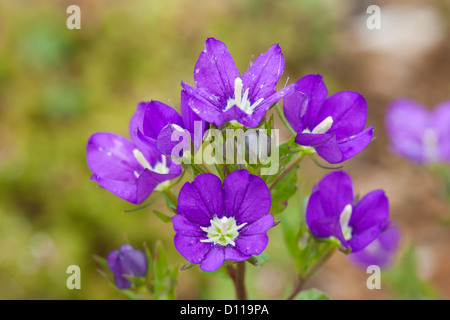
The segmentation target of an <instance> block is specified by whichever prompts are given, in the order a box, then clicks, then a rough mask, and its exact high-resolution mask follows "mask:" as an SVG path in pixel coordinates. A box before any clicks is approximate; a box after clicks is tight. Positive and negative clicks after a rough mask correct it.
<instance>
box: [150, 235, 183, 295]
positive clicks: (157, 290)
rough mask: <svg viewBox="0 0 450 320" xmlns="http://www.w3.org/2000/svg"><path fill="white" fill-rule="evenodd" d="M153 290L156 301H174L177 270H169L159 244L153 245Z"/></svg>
mask: <svg viewBox="0 0 450 320" xmlns="http://www.w3.org/2000/svg"><path fill="white" fill-rule="evenodd" d="M153 272H154V278H153V283H152V284H153V289H154V294H155V297H156V298H157V299H163V300H165V299H174V298H175V287H176V285H177V275H178V268H176V267H175V268H173V270H172V269H170V268H169V264H168V262H167V257H166V254H165V251H164V248H163V246H162V243H161V242H159V241H158V242H157V243H156V244H155V252H154V255H153Z"/></svg>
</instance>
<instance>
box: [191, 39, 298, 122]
mask: <svg viewBox="0 0 450 320" xmlns="http://www.w3.org/2000/svg"><path fill="white" fill-rule="evenodd" d="M283 71H284V57H283V54H282V53H281V49H280V47H279V45H277V44H274V45H272V46H271V47H270V48H269V50H268V51H267V52H265V53H262V54H260V55H259V56H258V58H257V59H256V60H255V61H254V62H253V64H252V65H251V66H250V68H249V69H248V70H247V71H246V72H245V73H244V74H243V75H242V76H241V74H240V72H239V70H238V69H237V67H236V64H235V63H234V61H233V57H232V56H231V54H230V52H229V51H228V49H227V47H226V46H225V44H224V43H223V42H221V41H218V40H216V39H214V38H208V39H207V40H206V43H205V49H204V50H203V51H202V52H201V54H200V57H199V59H198V61H197V63H196V65H195V68H194V80H195V84H196V86H197V87H193V86H190V85H188V84H187V83H184V82H183V83H182V86H183V88H184V89H185V90H186V92H187V93H188V94H189V95H190V96H192V97H193V98H194V99H191V100H190V107H191V108H192V110H193V111H194V112H195V113H197V114H198V115H199V116H200V117H201V118H202V119H204V120H205V121H207V122H210V123H214V124H215V125H216V126H220V125H222V124H223V123H225V122H229V121H232V120H236V121H237V122H239V123H241V124H242V125H245V126H247V127H256V126H258V124H259V123H260V122H261V120H262V118H263V117H264V115H265V114H266V111H267V110H268V109H269V108H270V107H271V106H272V105H273V104H275V103H276V102H278V101H279V100H280V99H282V98H283V97H284V96H285V95H287V94H289V93H291V92H292V91H293V89H294V86H293V85H290V86H288V87H286V88H284V89H282V90H280V91H278V92H277V91H276V88H275V87H276V84H277V82H278V80H279V78H280V77H281V75H282V73H283Z"/></svg>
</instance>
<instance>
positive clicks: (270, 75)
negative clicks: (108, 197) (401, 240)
mask: <svg viewBox="0 0 450 320" xmlns="http://www.w3.org/2000/svg"><path fill="white" fill-rule="evenodd" d="M283 71H284V57H283V54H282V53H281V49H280V47H279V45H277V44H274V45H272V46H271V47H270V48H269V49H268V50H267V52H265V53H262V54H260V55H259V56H258V57H257V58H256V60H255V61H254V62H253V63H252V64H251V66H250V67H249V68H248V70H246V71H245V72H244V73H243V74H241V73H240V72H239V70H238V69H237V67H236V65H235V63H234V61H233V58H232V56H231V54H230V52H229V51H228V49H227V47H226V46H225V44H224V43H222V42H220V41H218V40H216V39H214V38H209V39H207V40H206V43H205V49H204V50H203V51H202V52H201V53H200V56H199V59H198V61H197V63H196V64H195V67H194V80H195V86H192V85H189V84H187V83H185V82H182V89H181V102H180V108H179V110H180V113H179V112H178V111H177V110H176V109H175V108H173V107H171V106H168V105H166V104H164V103H161V102H158V101H150V102H142V103H140V104H139V105H138V108H137V110H136V112H135V114H134V115H133V117H132V118H131V121H130V124H129V131H130V136H131V140H128V139H126V138H124V137H121V136H118V135H115V134H111V133H96V134H94V135H92V136H91V137H90V138H89V141H88V145H87V162H88V165H89V168H90V170H91V171H92V173H93V175H92V180H94V181H96V182H97V183H98V184H99V185H100V186H102V187H103V188H105V189H107V190H109V191H110V192H112V193H114V194H115V195H117V196H119V197H121V198H123V199H125V200H127V201H129V202H131V203H134V204H140V203H142V202H143V201H145V199H147V198H148V197H149V196H150V194H152V193H153V192H154V191H155V192H161V193H162V194H164V195H165V198H166V200H167V204H168V206H169V207H170V208H171V209H172V211H174V212H175V215H174V216H173V217H171V219H170V221H171V222H172V224H173V229H174V231H175V234H174V247H175V248H176V249H177V250H178V252H179V253H180V254H181V255H182V256H183V257H184V258H185V259H186V260H187V261H188V263H189V264H191V265H199V266H200V268H201V269H202V270H203V271H215V270H218V269H219V268H221V267H222V266H223V265H226V266H227V268H229V273H230V275H232V278H233V279H234V281H238V280H236V279H238V277H236V276H233V274H234V273H233V272H234V271H233V268H234V267H233V265H235V264H237V265H239V263H240V262H243V261H249V262H252V261H253V262H254V263H256V264H257V263H258V259H257V257H258V256H260V255H261V254H262V253H263V251H264V250H265V249H266V247H267V245H268V243H269V237H268V231H269V230H270V229H271V228H272V227H274V225H276V223H275V218H274V215H275V214H277V213H280V212H282V211H283V209H284V208H285V205H286V202H287V201H288V200H289V198H290V197H292V196H293V195H294V194H295V190H296V182H295V181H294V182H293V184H294V185H293V186H292V177H293V176H296V174H295V172H296V171H295V170H297V168H298V164H299V163H300V161H301V160H303V159H304V158H305V157H306V156H309V155H311V156H312V155H313V154H315V153H317V154H318V155H319V156H320V157H322V158H323V159H324V160H326V161H328V162H329V163H333V164H335V163H341V162H344V161H346V160H348V159H350V158H352V157H354V156H356V155H357V154H358V153H360V152H361V151H362V150H363V149H364V148H366V147H367V146H368V144H369V143H370V142H371V141H372V139H373V127H372V126H369V127H368V128H366V120H367V104H366V100H365V99H364V97H363V96H362V95H361V94H359V93H358V92H353V91H342V92H338V93H335V94H332V95H330V96H328V90H327V88H326V86H325V84H324V82H323V80H322V76H320V75H307V76H304V77H302V78H301V79H299V80H298V81H297V82H295V83H293V84H291V85H288V86H285V88H283V89H281V90H277V88H276V86H277V83H278V81H279V79H280V77H281V75H282V74H283ZM280 100H283V107H284V110H283V111H281V109H280V106H279V105H278V102H279V101H280ZM399 104H400V106H395V110H394V111H393V112H396V113H402V112H408V111H406V110H404V109H406V103H405V102H401V103H399ZM273 107H274V108H275V109H276V110H277V111H278V115H279V116H280V117H281V120H282V122H283V123H284V124H285V125H286V127H287V128H288V129H289V130H290V131H291V132H293V133H294V136H293V137H292V138H291V139H290V140H288V141H286V142H284V143H283V144H282V145H281V146H278V145H276V147H277V148H279V150H282V152H281V153H280V154H279V153H278V149H276V150H277V153H276V157H277V159H276V161H277V163H280V168H281V170H279V171H277V172H273V173H272V174H271V175H270V176H264V174H263V173H262V172H263V171H262V170H261V168H262V167H264V164H261V163H256V164H255V163H251V162H250V161H248V160H247V161H244V163H238V164H235V163H230V162H228V161H227V162H226V163H224V162H218V163H213V164H211V163H207V164H204V163H201V162H197V161H196V160H197V158H196V154H197V153H198V152H200V151H201V150H203V149H205V150H206V149H207V148H206V147H207V145H208V141H210V140H208V139H205V137H207V136H208V135H210V132H211V130H213V129H214V130H219V132H220V133H221V132H224V131H225V130H228V129H233V128H235V129H236V128H239V129H240V130H243V132H247V133H248V136H247V137H245V136H244V140H242V141H235V140H234V139H235V138H226V139H229V140H228V141H226V142H227V143H228V145H229V144H232V145H233V144H235V142H236V143H237V145H241V146H245V148H247V149H246V151H249V150H252V152H253V153H254V154H257V155H260V154H261V153H262V151H261V150H262V149H263V148H262V147H263V146H262V145H261V143H262V142H261V141H262V140H259V141H258V142H256V140H251V139H249V137H252V136H254V137H263V140H264V141H269V143H271V144H272V146H273V144H275V143H276V141H275V140H274V137H275V136H276V132H275V131H276V130H277V129H276V128H274V120H273V115H272V117H270V116H269V113H268V111H269V110H270V109H271V108H273ZM393 108H394V107H393ZM414 108H416V109H417V107H416V106H414ZM447 109H448V108H447V105H444V106H443V107H442V108H440V109H439V110H441V111H436V112H437V113H438V114H439V115H438V116H436V121H435V122H433V121H431V120H420V121H423V122H424V123H425V122H426V123H427V124H426V125H425V124H423V133H422V134H421V136H420V138H417V137H414V138H411V140H414V141H408V142H405V141H407V138H408V137H407V135H405V136H404V138H402V139H400V138H399V140H398V141H397V140H396V141H394V146H396V148H398V149H399V150H402V151H401V152H403V153H407V152H409V155H411V156H413V157H415V159H417V160H424V159H422V158H420V157H419V155H424V154H427V157H428V158H427V159H430V158H431V157H438V158H439V159H448V158H449V152H448V151H449V150H445V148H443V149H439V146H440V145H441V144H440V143H441V140H442V141H443V140H444V139H446V138H447V137H448V136H449V135H448V128H444V127H443V126H442V124H441V123H440V122H439V121H440V120H439V118H442V115H441V113H443V114H445V115H446V116H447V115H448V114H449V113H448V112H446V110H447ZM420 112H422V111H417V113H418V114H419V113H420ZM400 118H402V117H401V115H399V116H393V119H394V121H391V122H390V128H391V129H390V130H391V132H394V133H395V131H396V130H400V129H399V128H402V129H404V128H409V127H411V128H412V126H413V125H414V123H415V122H414V123H412V122H411V123H406V124H403V123H400V122H399V121H397V120H398V119H400ZM427 119H428V118H427ZM414 121H416V120H414ZM417 121H419V120H417ZM250 129H252V130H256V131H252V132H250ZM430 130H431V131H430ZM445 130H447V131H445ZM430 132H431V133H430ZM395 135H396V136H398V135H397V134H395ZM181 136H183V137H184V136H187V137H188V139H182V141H181V142H180V139H179V138H180V137H181ZM410 137H411V136H410ZM416 140H417V141H416ZM250 141H252V142H250ZM414 143H416V144H414ZM404 144H407V145H406V146H405V145H404ZM225 145H227V144H225ZM410 145H414V148H415V149H414V148H410V147H408V146H410ZM255 150H256V151H255ZM271 150H273V149H271ZM427 150H428V151H427ZM219 151H220V152H219ZM244 151H245V150H244ZM221 152H222V150H219V149H215V150H213V153H214V154H215V156H216V157H217V155H218V154H221ZM241 152H242V150H241ZM239 156H240V158H243V159H248V158H246V157H245V156H242V155H241V154H239ZM178 158H184V159H185V158H189V159H190V160H193V161H192V162H189V164H186V163H183V162H181V163H180V162H178V161H176V160H177V159H178ZM266 158H267V157H266ZM266 158H261V159H266ZM184 171H186V172H189V173H191V175H192V180H191V181H187V182H185V183H184V185H183V186H182V188H181V190H180V191H179V193H178V195H176V194H174V193H173V192H174V191H173V190H172V185H171V184H173V183H171V182H170V180H172V179H174V178H176V177H178V176H180V175H181V173H182V172H184ZM179 180H180V179H179ZM283 184H286V187H285V188H283ZM280 186H281V187H280ZM289 190H294V191H293V192H291V191H289ZM169 200H170V201H169ZM280 208H281V209H280ZM298 214H299V215H300V214H301V213H300V209H298ZM304 224H305V225H307V227H308V230H309V232H308V234H307V236H308V237H309V239H310V240H311V241H313V242H317V243H321V244H323V243H325V244H326V246H327V250H325V251H320V252H322V253H321V254H323V253H324V252H328V251H330V250H331V251H332V250H333V249H335V248H339V249H340V250H341V251H343V252H345V253H352V256H353V257H356V254H357V253H358V252H360V254H361V255H360V256H359V259H360V260H364V261H370V258H371V255H370V254H366V255H363V254H362V253H364V252H365V251H364V250H368V249H367V248H371V247H370V246H371V245H372V246H374V243H376V242H379V243H380V244H381V246H382V247H383V248H386V250H385V251H386V252H384V253H382V254H381V255H382V258H380V259H383V261H384V262H386V261H388V260H389V257H390V256H391V255H392V254H391V253H392V250H391V249H390V248H392V247H395V246H391V245H390V244H389V243H390V242H393V241H394V240H392V241H391V240H390V239H391V238H389V237H386V236H385V235H388V233H389V232H390V230H391V228H390V227H391V222H390V219H389V203H388V198H387V197H386V195H385V193H384V191H383V190H375V191H372V192H370V193H368V194H367V195H365V196H364V197H362V198H361V199H360V200H356V197H355V193H354V189H353V182H352V179H351V177H350V175H349V174H348V173H346V172H344V171H334V172H332V173H330V174H328V175H326V176H325V177H323V179H322V180H320V182H319V183H318V184H317V185H316V186H315V187H314V188H313V189H312V192H311V195H310V196H309V200H308V205H307V208H306V215H305V220H304ZM299 232H300V231H299ZM297 240H298V238H296V237H294V238H293V239H291V241H293V242H294V243H293V245H294V246H297V245H298V243H297V242H298V241H297ZM302 250H305V249H302ZM315 252H316V253H317V252H319V251H317V250H316V251H315ZM370 252H372V253H373V252H375V250H373V249H371V251H370ZM298 256H308V255H307V254H304V255H302V254H299V255H298ZM296 258H298V257H296ZM318 258H319V257H315V258H314V259H315V260H318V261H320V259H318ZM144 260H145V259H144V256H142V253H140V252H139V251H136V250H134V249H132V248H131V247H130V246H127V245H123V246H122V247H121V249H120V250H119V251H113V252H112V253H111V254H110V255H109V256H108V265H109V267H110V269H111V270H112V271H113V273H114V279H115V282H116V285H117V287H118V288H120V289H123V288H128V287H129V286H130V281H129V280H128V279H127V277H124V276H138V277H142V276H143V275H145V271H146V264H145V263H144ZM375 260H376V259H375ZM145 261H146V260H145ZM255 261H256V262H255ZM372 261H373V259H372ZM309 262H310V261H309ZM309 262H308V261H300V263H299V264H300V265H304V266H309ZM386 263H387V262H386ZM302 268H303V267H302ZM306 274H308V273H307V272H300V275H301V276H305V275H306ZM238 287H239V286H238Z"/></svg>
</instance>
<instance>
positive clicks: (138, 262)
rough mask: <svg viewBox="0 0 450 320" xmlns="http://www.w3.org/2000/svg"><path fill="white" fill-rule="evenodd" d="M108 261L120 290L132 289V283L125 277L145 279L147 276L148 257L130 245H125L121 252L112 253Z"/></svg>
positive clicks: (122, 246)
mask: <svg viewBox="0 0 450 320" xmlns="http://www.w3.org/2000/svg"><path fill="white" fill-rule="evenodd" d="M106 261H107V263H108V267H109V269H111V271H112V272H113V274H114V282H115V284H116V286H117V288H119V289H120V290H123V289H128V288H130V287H131V281H130V280H129V279H127V278H126V277H125V276H132V277H145V275H146V274H147V269H148V259H147V255H146V254H145V253H144V252H142V251H140V250H136V249H133V247H132V246H130V245H129V244H123V245H121V246H120V249H119V250H113V251H111V252H110V253H109V255H108V257H107V259H106Z"/></svg>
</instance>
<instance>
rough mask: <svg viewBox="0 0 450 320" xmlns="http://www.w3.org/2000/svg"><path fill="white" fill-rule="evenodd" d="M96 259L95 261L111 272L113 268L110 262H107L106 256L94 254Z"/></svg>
mask: <svg viewBox="0 0 450 320" xmlns="http://www.w3.org/2000/svg"><path fill="white" fill-rule="evenodd" d="M94 260H95V262H97V263H98V264H99V265H100V266H101V267H102V268H103V269H105V270H106V271H109V272H111V269H109V267H108V263H107V262H106V259H105V258H103V257H100V256H98V255H96V254H94Z"/></svg>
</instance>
